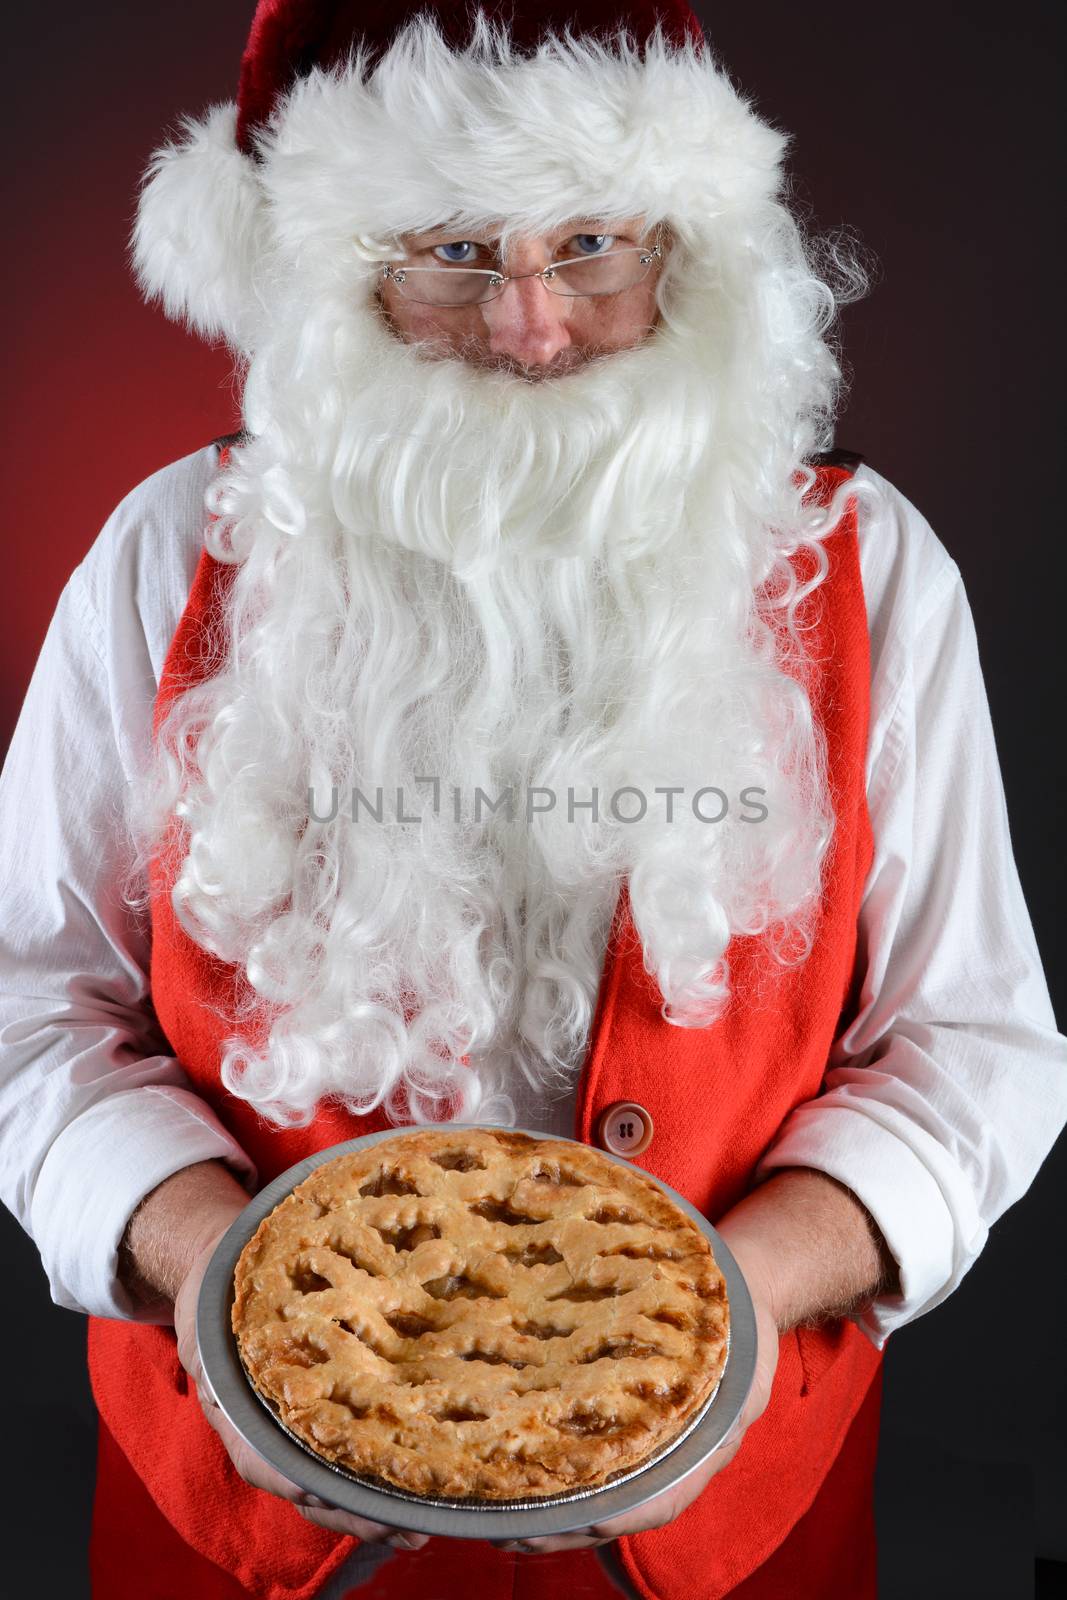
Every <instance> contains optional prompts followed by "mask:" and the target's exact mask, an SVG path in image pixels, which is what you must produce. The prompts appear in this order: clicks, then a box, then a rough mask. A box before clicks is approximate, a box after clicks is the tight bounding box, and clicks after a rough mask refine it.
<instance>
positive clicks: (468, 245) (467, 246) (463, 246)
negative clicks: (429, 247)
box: [434, 239, 478, 263]
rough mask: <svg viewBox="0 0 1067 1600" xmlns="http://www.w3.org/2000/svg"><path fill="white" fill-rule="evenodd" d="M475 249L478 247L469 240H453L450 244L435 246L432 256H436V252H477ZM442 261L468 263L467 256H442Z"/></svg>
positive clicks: (468, 258)
mask: <svg viewBox="0 0 1067 1600" xmlns="http://www.w3.org/2000/svg"><path fill="white" fill-rule="evenodd" d="M477 248H478V246H477V245H476V244H474V243H473V242H472V241H471V240H470V239H453V240H452V241H451V243H450V244H439V245H437V246H436V247H435V249H434V254H435V255H436V254H437V251H438V250H477ZM442 259H443V260H445V261H459V262H461V263H464V262H467V261H469V260H470V257H469V256H444V257H443V258H442Z"/></svg>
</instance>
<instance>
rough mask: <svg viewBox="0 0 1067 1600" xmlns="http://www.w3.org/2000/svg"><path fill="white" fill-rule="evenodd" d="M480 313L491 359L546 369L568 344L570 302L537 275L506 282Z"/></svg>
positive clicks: (569, 340) (483, 306)
mask: <svg viewBox="0 0 1067 1600" xmlns="http://www.w3.org/2000/svg"><path fill="white" fill-rule="evenodd" d="M481 310H482V315H483V316H484V318H485V323H486V327H487V328H488V329H489V349H490V350H491V351H492V353H493V354H494V355H509V356H512V357H513V358H514V359H515V360H516V361H521V362H522V363H523V364H524V365H525V366H534V365H547V363H548V362H550V361H551V360H552V358H553V356H555V355H558V354H559V352H560V351H561V350H565V349H566V348H567V346H568V345H569V344H570V343H571V336H570V333H569V332H568V330H567V317H568V314H569V311H570V302H569V301H568V299H567V298H566V296H564V295H559V294H554V293H553V292H552V290H551V289H549V288H548V287H547V286H546V284H545V283H544V280H543V279H542V278H540V277H538V276H536V275H533V276H528V277H525V276H524V277H521V278H511V279H509V280H508V282H507V283H505V285H504V287H503V289H502V290H501V291H500V293H499V294H498V295H497V296H496V298H495V299H493V300H486V301H484V302H483V304H482V307H481Z"/></svg>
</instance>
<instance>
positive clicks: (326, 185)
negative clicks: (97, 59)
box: [132, 0, 785, 352]
mask: <svg viewBox="0 0 1067 1600" xmlns="http://www.w3.org/2000/svg"><path fill="white" fill-rule="evenodd" d="M784 146H785V139H784V136H783V135H781V134H780V133H778V132H776V131H775V130H773V129H771V128H770V127H768V126H767V125H766V124H765V123H763V122H762V121H760V119H759V118H758V117H757V116H756V115H755V114H754V113H753V111H752V109H751V107H750V106H749V104H748V103H747V102H746V101H745V100H744V99H743V98H742V97H741V96H740V95H739V94H738V93H737V91H736V90H735V88H734V87H733V85H732V84H731V83H730V81H729V79H728V78H727V76H726V75H725V73H724V72H723V71H722V70H721V68H720V67H718V66H717V64H716V63H715V61H714V59H713V57H712V54H711V51H710V50H709V49H708V47H707V44H706V41H705V39H704V35H703V32H702V29H701V27H700V24H699V22H698V21H697V18H696V16H695V15H694V13H693V11H692V10H691V8H690V7H689V6H688V5H686V4H685V3H684V0H655V3H651V4H649V3H644V0H637V3H634V4H617V3H611V0H569V3H563V4H554V3H547V4H541V3H529V0H527V3H525V4H524V3H522V0H519V3H516V0H503V3H501V0H483V3H482V4H481V5H476V4H474V3H472V4H470V5H466V4H462V3H460V4H456V3H449V0H422V3H416V4H408V3H405V0H377V3H375V0H259V3H258V5H257V8H256V12H255V15H254V17H253V21H252V26H251V31H250V35H249V40H248V44H247V46H246V49H245V52H244V56H243V59H242V63H241V72H240V80H239V87H238V93H237V99H236V101H235V102H230V103H227V104H224V105H216V106H213V107H210V108H209V109H208V111H207V112H206V113H205V114H204V115H203V116H202V117H200V118H191V117H186V118H184V119H183V121H182V131H181V137H180V138H179V139H178V140H176V141H175V142H174V143H172V144H169V145H167V146H165V147H164V148H163V149H161V150H159V151H157V152H156V154H155V155H154V156H153V158H152V161H151V163H150V165H149V168H148V170H147V172H146V174H145V181H144V184H143V187H142V192H141V199H140V204H139V207H138V215H137V221H136V224H135V228H134V235H133V241H132V245H133V260H134V266H135V270H136V272H137V275H138V277H139V279H140V282H141V285H142V288H143V289H144V291H145V293H146V295H147V296H149V297H158V298H159V299H161V300H162V302H163V304H164V307H165V309H166V311H167V312H168V314H169V315H171V316H174V317H176V318H178V319H180V320H185V321H186V322H187V323H188V324H189V325H190V326H192V327H193V328H195V329H196V330H198V331H199V332H201V333H203V334H204V335H205V336H206V337H209V338H218V337H222V338H224V339H226V340H227V341H228V342H229V343H230V344H232V345H233V346H234V347H235V348H237V349H239V350H243V351H245V352H251V351H253V350H254V349H255V346H256V343H257V328H258V327H260V326H261V325H262V322H263V318H264V316H265V315H267V314H268V310H267V307H268V305H269V300H270V285H271V283H272V282H275V281H277V277H278V275H279V274H280V275H282V276H284V275H285V273H286V272H293V271H299V270H300V264H301V262H303V263H307V262H309V261H313V260H317V261H318V263H319V264H320V267H321V265H322V263H323V261H325V260H326V259H328V258H332V260H333V261H334V262H335V263H336V266H337V269H338V270H344V268H345V266H350V265H351V263H352V261H353V259H355V260H357V261H358V262H359V263H360V264H361V265H362V266H363V267H365V268H368V269H369V268H370V267H371V265H372V264H373V263H376V262H379V261H381V260H383V259H387V258H388V256H389V254H390V253H394V254H395V253H396V252H395V251H392V252H391V245H392V244H393V243H395V239H396V236H397V235H399V234H401V233H405V232H414V231H420V230H422V229H424V228H430V227H437V226H439V225H440V224H441V223H442V222H444V221H445V220H446V219H448V221H449V222H452V221H455V222H456V224H457V226H459V225H464V224H465V225H468V226H473V225H476V224H480V225H482V226H484V225H485V223H486V221H487V220H497V219H502V220H503V221H504V222H505V224H506V225H507V226H508V227H510V228H513V229H515V230H518V229H520V228H521V229H522V230H524V231H529V232H532V233H538V232H549V231H552V230H554V229H555V228H557V227H559V226H561V225H562V224H564V223H566V222H568V221H569V220H571V219H572V218H577V217H586V218H588V217H594V216H595V217H598V218H599V217H602V218H605V219H609V218H611V217H618V218H622V217H627V218H631V217H634V216H644V217H646V218H647V220H648V221H649V222H650V223H662V222H666V223H669V224H672V225H673V226H674V227H675V229H676V230H677V231H678V232H679V234H680V235H681V236H682V237H683V239H685V238H688V239H690V240H691V241H693V242H697V241H699V240H700V238H701V235H702V234H703V233H705V232H706V230H707V229H708V228H709V227H711V225H712V224H713V223H714V220H715V218H716V217H718V216H721V215H722V214H723V213H724V212H729V213H731V214H732V215H733V216H734V217H735V218H736V215H737V212H738V209H739V208H740V209H741V210H744V209H745V208H746V207H749V206H752V205H758V204H759V203H760V202H762V201H764V200H766V199H767V198H769V197H770V196H772V195H773V194H774V193H775V192H776V191H777V189H778V187H779V183H780V167H781V157H782V153H783V150H784ZM363 276H364V278H365V281H366V282H367V283H368V285H371V284H373V282H374V280H375V278H376V273H374V272H372V271H370V270H367V271H365V272H364V274H363ZM320 281H321V277H320Z"/></svg>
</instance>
